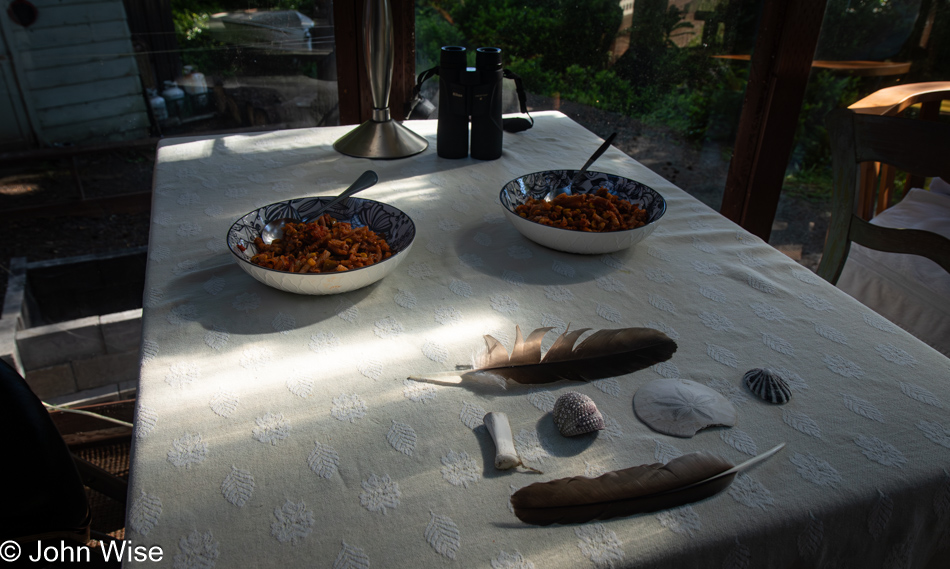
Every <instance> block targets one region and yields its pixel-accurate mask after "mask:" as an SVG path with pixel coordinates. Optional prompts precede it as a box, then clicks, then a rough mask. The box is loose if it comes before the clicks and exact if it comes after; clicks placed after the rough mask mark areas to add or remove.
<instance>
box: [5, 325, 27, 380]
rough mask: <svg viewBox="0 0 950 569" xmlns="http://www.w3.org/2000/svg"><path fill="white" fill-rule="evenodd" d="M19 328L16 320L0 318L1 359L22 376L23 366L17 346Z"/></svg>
mask: <svg viewBox="0 0 950 569" xmlns="http://www.w3.org/2000/svg"><path fill="white" fill-rule="evenodd" d="M17 328H18V326H17V320H16V318H12V317H11V318H0V359H2V360H3V361H5V362H7V363H8V364H10V366H11V367H13V369H15V370H17V371H18V372H20V374H22V373H23V365H22V363H21V362H20V352H19V350H18V349H17V345H16V331H17Z"/></svg>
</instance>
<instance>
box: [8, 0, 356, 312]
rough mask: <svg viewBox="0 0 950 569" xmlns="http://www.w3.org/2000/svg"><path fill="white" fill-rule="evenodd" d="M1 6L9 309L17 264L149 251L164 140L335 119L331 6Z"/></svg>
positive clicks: (169, 2)
mask: <svg viewBox="0 0 950 569" xmlns="http://www.w3.org/2000/svg"><path fill="white" fill-rule="evenodd" d="M3 6H4V7H3V10H2V11H0V154H2V156H0V158H2V160H0V211H3V212H10V211H13V210H20V211H19V212H18V213H17V214H16V216H13V215H9V216H8V217H6V218H5V219H4V223H3V224H2V229H0V242H3V243H4V244H6V246H5V247H4V248H3V251H2V252H0V298H2V297H3V290H4V289H3V287H4V286H5V285H6V280H7V277H8V275H9V272H8V270H7V268H8V267H9V265H10V259H11V258H12V257H26V258H27V259H28V261H29V262H33V261H40V260H45V259H50V258H62V257H72V256H77V255H86V254H94V253H97V252H101V251H106V250H116V249H126V248H131V247H139V246H143V245H145V244H146V243H147V242H148V227H149V222H150V220H149V213H148V208H149V203H150V200H149V199H148V195H149V194H148V193H149V192H150V191H151V188H152V161H153V160H154V157H155V145H156V141H157V139H158V138H159V137H171V136H179V135H200V134H204V133H209V132H227V131H238V130H239V131H242V132H251V131H255V130H273V129H284V128H298V127H312V126H322V125H334V124H338V122H339V112H338V96H337V78H336V64H335V53H334V46H335V40H334V38H335V34H334V28H333V24H334V22H333V10H332V0H96V1H59V0H29V1H28V0H7V1H6V2H4V3H3ZM91 149H98V150H96V151H90V150H91ZM4 153H5V154H4ZM11 153H12V154H11ZM201 175H202V176H204V177H203V178H201V179H200V180H199V181H198V182H195V185H196V186H197V187H199V188H200V186H199V184H213V183H214V180H213V177H212V176H210V175H208V174H207V173H204V172H202V173H201ZM196 179H197V178H196ZM198 191H200V189H199V190H198ZM120 196H121V197H120ZM130 196H131V197H130ZM212 205H213V204H210V203H204V202H202V203H200V206H201V207H202V208H206V207H211V206H212ZM196 207H197V205H196ZM24 208H25V209H24ZM209 211H214V210H209ZM80 212H84V213H82V214H81V215H80ZM209 215H211V214H209ZM138 298H141V294H138Z"/></svg>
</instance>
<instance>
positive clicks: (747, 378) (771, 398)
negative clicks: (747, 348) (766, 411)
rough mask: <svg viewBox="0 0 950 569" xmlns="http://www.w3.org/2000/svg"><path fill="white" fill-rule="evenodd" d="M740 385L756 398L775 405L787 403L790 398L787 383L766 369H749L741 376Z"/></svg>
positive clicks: (790, 394)
mask: <svg viewBox="0 0 950 569" xmlns="http://www.w3.org/2000/svg"><path fill="white" fill-rule="evenodd" d="M742 383H743V385H745V386H746V387H748V388H749V391H751V392H752V393H754V394H755V395H756V397H758V398H759V399H762V400H763V401H767V402H769V403H773V404H775V405H782V404H783V403H788V400H789V399H791V398H792V390H791V389H789V387H788V383H786V382H785V380H784V379H782V378H781V377H779V376H778V374H776V373H775V372H774V371H772V370H770V369H768V368H755V369H750V370H749V371H747V372H746V373H745V375H744V376H742Z"/></svg>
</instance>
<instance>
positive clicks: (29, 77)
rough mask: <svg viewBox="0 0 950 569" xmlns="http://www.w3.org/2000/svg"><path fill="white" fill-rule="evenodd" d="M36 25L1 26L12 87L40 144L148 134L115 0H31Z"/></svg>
mask: <svg viewBox="0 0 950 569" xmlns="http://www.w3.org/2000/svg"><path fill="white" fill-rule="evenodd" d="M33 3H34V5H36V7H37V10H38V12H39V17H38V19H37V20H36V23H35V24H33V25H32V26H30V27H29V28H22V27H20V26H17V25H15V24H12V23H9V22H7V23H4V25H3V27H4V32H5V34H6V36H7V39H8V41H9V42H10V47H11V51H12V52H13V61H14V67H15V68H16V72H17V75H18V76H19V77H20V88H21V89H23V91H24V93H23V94H24V99H25V100H26V101H27V105H28V106H29V107H30V108H29V112H30V115H31V117H32V118H33V121H32V122H33V124H34V128H35V130H37V131H38V132H36V136H37V138H38V139H39V140H40V141H41V142H42V143H44V144H47V145H49V144H56V143H84V142H96V141H103V140H128V139H135V138H143V137H146V136H148V127H149V121H148V115H147V110H146V105H145V99H144V97H143V96H142V86H141V81H140V79H139V70H138V66H137V65H136V62H135V53H134V50H133V48H132V42H131V35H130V33H129V28H128V23H127V22H126V17H125V9H124V7H123V5H122V0H33Z"/></svg>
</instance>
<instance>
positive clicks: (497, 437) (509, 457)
mask: <svg viewBox="0 0 950 569" xmlns="http://www.w3.org/2000/svg"><path fill="white" fill-rule="evenodd" d="M482 420H483V421H484V423H485V427H486V428H487V429H488V432H489V434H491V438H492V440H493V441H495V468H497V469H499V470H508V469H509V468H514V467H516V466H518V465H520V464H521V459H520V458H518V451H516V450H515V439H514V437H513V436H512V435H511V425H510V424H509V423H508V416H507V415H505V414H504V413H496V412H494V411H493V412H490V413H486V414H485V417H484V419H482Z"/></svg>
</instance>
